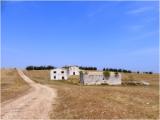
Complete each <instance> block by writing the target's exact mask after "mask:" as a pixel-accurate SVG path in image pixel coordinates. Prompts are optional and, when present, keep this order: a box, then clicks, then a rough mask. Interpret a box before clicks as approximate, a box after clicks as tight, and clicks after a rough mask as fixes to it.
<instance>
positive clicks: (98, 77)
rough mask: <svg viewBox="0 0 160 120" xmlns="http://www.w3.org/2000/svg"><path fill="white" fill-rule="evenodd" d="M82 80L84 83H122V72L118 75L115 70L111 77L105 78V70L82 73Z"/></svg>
mask: <svg viewBox="0 0 160 120" xmlns="http://www.w3.org/2000/svg"><path fill="white" fill-rule="evenodd" d="M80 82H81V83H82V84H84V85H101V84H108V85H121V82H122V81H121V74H120V73H118V75H117V76H116V75H115V73H114V72H110V77H108V78H105V77H104V75H103V72H88V73H83V72H82V73H81V74H80Z"/></svg>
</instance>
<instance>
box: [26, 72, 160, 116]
mask: <svg viewBox="0 0 160 120" xmlns="http://www.w3.org/2000/svg"><path fill="white" fill-rule="evenodd" d="M44 72H46V73H44ZM47 72H48V71H43V72H42V73H43V74H42V75H41V72H39V71H29V72H26V74H28V75H29V77H31V78H33V79H34V80H35V78H36V74H38V77H39V78H36V81H39V82H40V83H42V84H47V85H49V86H51V87H54V88H56V89H57V90H58V98H57V103H56V107H55V105H54V109H53V111H52V112H51V118H56V119H76V118H77V119H80V118H81V119H109V118H112V119H113V118H123V119H124V118H129V119H131V118H133V119H138V118H141V119H149V118H152V119H158V115H159V109H158V106H159V93H158V92H159V85H158V75H144V74H143V75H137V74H132V75H133V78H134V79H137V80H142V79H143V80H147V81H148V82H150V84H151V85H150V86H105V85H102V86H83V85H76V84H68V83H70V82H66V81H51V80H49V78H48V77H47V76H45V77H44V75H48V74H49V72H48V73H47ZM128 75H129V74H123V79H124V78H125V77H126V78H127V76H128ZM70 81H74V80H73V78H72V80H70ZM71 83H72V82H71Z"/></svg>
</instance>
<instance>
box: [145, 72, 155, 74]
mask: <svg viewBox="0 0 160 120" xmlns="http://www.w3.org/2000/svg"><path fill="white" fill-rule="evenodd" d="M143 73H145V74H153V72H143Z"/></svg>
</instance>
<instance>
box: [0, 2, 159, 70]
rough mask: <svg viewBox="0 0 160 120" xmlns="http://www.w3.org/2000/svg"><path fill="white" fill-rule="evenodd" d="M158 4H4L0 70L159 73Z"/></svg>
mask: <svg viewBox="0 0 160 120" xmlns="http://www.w3.org/2000/svg"><path fill="white" fill-rule="evenodd" d="M158 7H159V6H158V2H122V1H119V2H3V3H2V14H1V17H2V23H1V28H2V40H1V47H2V48H1V50H2V64H1V66H2V67H26V66H27V65H53V66H57V67H60V66H63V65H83V66H97V67H98V68H99V69H101V68H103V67H111V68H125V69H130V70H140V71H153V72H158V67H159V65H158V58H159V28H158V27H159V23H158V22H159V21H158V19H159V18H158V17H159V16H158V15H159V10H158Z"/></svg>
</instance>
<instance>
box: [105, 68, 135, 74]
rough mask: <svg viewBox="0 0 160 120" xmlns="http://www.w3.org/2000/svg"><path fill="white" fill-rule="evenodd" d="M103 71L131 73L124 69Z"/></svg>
mask: <svg viewBox="0 0 160 120" xmlns="http://www.w3.org/2000/svg"><path fill="white" fill-rule="evenodd" d="M103 71H111V72H124V73H132V71H131V70H126V69H114V68H103Z"/></svg>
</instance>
